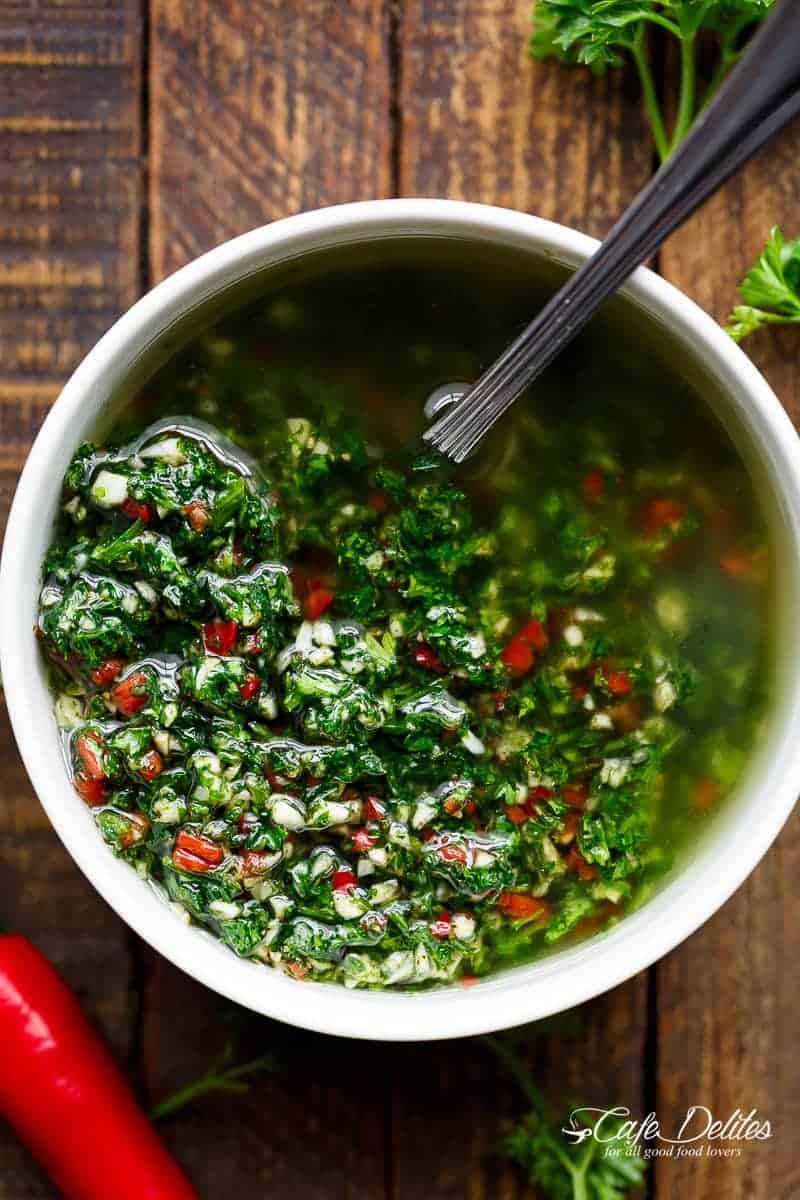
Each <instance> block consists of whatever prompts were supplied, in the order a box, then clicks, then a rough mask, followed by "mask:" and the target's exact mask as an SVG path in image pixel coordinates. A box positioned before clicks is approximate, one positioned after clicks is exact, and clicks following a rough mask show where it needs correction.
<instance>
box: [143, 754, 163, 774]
mask: <svg viewBox="0 0 800 1200" xmlns="http://www.w3.org/2000/svg"><path fill="white" fill-rule="evenodd" d="M163 770H164V760H163V758H162V757H161V755H160V754H159V753H158V751H157V750H148V751H147V753H146V754H143V755H142V758H141V761H140V763H139V774H140V775H141V777H142V779H148V780H149V779H155V777H156V776H157V775H160V774H161V772H162V771H163Z"/></svg>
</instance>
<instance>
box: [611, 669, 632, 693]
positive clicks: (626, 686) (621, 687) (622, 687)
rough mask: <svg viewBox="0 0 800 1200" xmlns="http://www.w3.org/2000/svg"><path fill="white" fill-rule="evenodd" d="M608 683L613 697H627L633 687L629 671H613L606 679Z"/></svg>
mask: <svg viewBox="0 0 800 1200" xmlns="http://www.w3.org/2000/svg"><path fill="white" fill-rule="evenodd" d="M606 683H607V684H608V690H609V691H610V692H611V695H612V696H627V694H628V692H629V691H630V690H631V688H632V687H633V684H632V683H631V680H630V676H629V675H628V672H627V671H611V672H610V674H609V675H608V676H607V677H606Z"/></svg>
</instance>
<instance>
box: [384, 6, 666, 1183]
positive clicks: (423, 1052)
mask: <svg viewBox="0 0 800 1200" xmlns="http://www.w3.org/2000/svg"><path fill="white" fill-rule="evenodd" d="M529 33H530V10H529V6H528V5H525V4H522V5H520V4H517V3H515V0H481V2H480V3H477V4H476V3H467V2H466V0H407V3H405V4H404V5H403V7H402V10H401V15H400V21H399V65H400V101H399V110H398V111H399V126H400V144H399V176H400V179H399V182H400V191H401V194H404V195H429V196H448V197H451V198H454V199H466V200H477V201H482V202H484V203H491V204H500V205H506V206H510V207H514V208H518V209H522V210H524V211H529V212H533V213H536V214H538V215H540V216H544V217H549V218H551V219H554V220H558V221H561V222H563V223H565V224H570V225H575V226H577V227H578V228H580V229H583V230H586V231H587V232H589V233H593V234H595V235H597V236H599V235H602V234H603V233H604V232H605V231H606V230H607V229H608V228H609V226H610V225H611V223H612V222H613V220H614V218H615V217H616V216H617V215H618V213H619V212H621V211H622V209H623V208H624V206H625V204H626V203H627V202H628V200H629V199H630V198H631V197H632V196H633V195H634V193H635V192H636V191H637V190H638V188H639V187H640V186H641V185H642V184H643V183H644V182H645V180H646V179H647V177H648V174H649V170H650V152H649V146H648V143H647V139H646V137H645V136H644V131H643V125H642V121H641V119H640V114H639V104H638V97H637V94H636V90H635V88H631V87H630V86H629V81H628V80H627V78H626V77H625V76H624V75H622V74H619V73H614V72H612V73H610V74H609V75H608V76H607V77H605V78H597V77H593V76H591V75H590V74H589V73H588V72H584V71H575V72H571V73H569V72H566V71H565V70H564V69H563V68H562V67H560V66H558V65H555V64H545V63H534V62H532V61H531V60H530V59H529V57H528V56H527V53H526V46H527V40H528V36H529ZM646 993H647V983H646V977H645V976H644V975H642V976H640V977H639V978H638V979H635V980H632V981H631V982H630V983H629V984H628V985H626V986H625V987H621V988H618V989H617V990H616V991H615V992H613V993H611V994H610V995H609V996H607V997H605V998H602V999H600V1000H598V1001H596V1002H595V1003H593V1004H591V1005H588V1006H586V1007H585V1008H584V1009H583V1010H582V1012H581V1014H580V1020H581V1025H580V1027H579V1028H578V1030H577V1031H576V1032H575V1033H574V1034H571V1035H569V1036H567V1035H566V1034H564V1035H561V1036H554V1035H550V1036H548V1037H547V1038H543V1039H539V1038H537V1039H536V1042H535V1046H534V1048H533V1054H532V1057H533V1061H534V1064H535V1071H536V1075H537V1077H538V1078H539V1080H540V1082H541V1083H542V1085H543V1086H544V1088H545V1089H546V1090H547V1091H548V1092H549V1093H550V1094H551V1095H553V1096H554V1098H555V1099H556V1101H557V1102H558V1101H560V1100H561V1099H566V1098H567V1097H569V1096H572V1097H574V1096H575V1095H576V1094H579V1095H581V1096H582V1097H583V1096H586V1097H587V1099H588V1101H589V1102H592V1101H594V1102H596V1103H599V1104H612V1103H623V1104H628V1105H630V1106H631V1108H632V1109H633V1110H634V1111H638V1110H640V1109H641V1107H642V1105H643V1101H644V1065H643V1060H644V1044H645V1037H646V1025H647V994H646ZM395 1069H396V1074H395V1077H394V1079H393V1114H394V1120H393V1150H394V1154H393V1160H394V1167H393V1175H394V1191H393V1192H392V1196H393V1197H396V1200H415V1198H416V1197H418V1196H421V1195H427V1196H431V1197H433V1196H436V1197H442V1198H444V1197H451V1196H452V1197H456V1196H458V1197H461V1196H469V1197H470V1198H471V1200H481V1198H483V1197H493V1198H494V1197H496V1196H497V1197H500V1196H503V1197H510V1196H513V1195H516V1194H518V1189H519V1188H520V1187H521V1185H520V1183H519V1182H518V1180H517V1178H516V1176H515V1175H514V1174H513V1173H512V1172H510V1171H509V1170H507V1169H505V1168H503V1167H501V1166H500V1165H499V1163H498V1162H497V1160H496V1159H495V1160H493V1159H492V1157H491V1152H492V1150H493V1149H494V1147H495V1146H496V1144H497V1142H498V1139H499V1136H500V1131H501V1128H502V1125H503V1120H504V1118H505V1117H507V1116H508V1115H510V1114H511V1113H514V1112H519V1111H520V1110H521V1100H520V1097H519V1095H518V1093H517V1092H516V1090H515V1089H514V1087H513V1085H510V1084H509V1082H508V1081H507V1079H506V1078H505V1077H504V1075H503V1072H502V1071H501V1070H500V1069H499V1068H498V1067H497V1065H496V1064H495V1063H494V1062H493V1061H492V1060H491V1059H490V1058H489V1057H487V1056H486V1055H485V1054H483V1053H482V1052H477V1053H476V1052H474V1051H473V1050H472V1049H471V1048H470V1046H469V1044H468V1043H463V1042H456V1043H449V1044H445V1045H442V1046H439V1047H425V1048H419V1049H415V1050H413V1051H409V1052H408V1053H407V1054H406V1055H404V1056H403V1057H402V1058H400V1059H397V1060H395Z"/></svg>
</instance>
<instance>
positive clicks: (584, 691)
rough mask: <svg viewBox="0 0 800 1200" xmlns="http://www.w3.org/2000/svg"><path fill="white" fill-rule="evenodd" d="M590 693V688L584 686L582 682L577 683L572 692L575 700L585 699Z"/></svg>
mask: <svg viewBox="0 0 800 1200" xmlns="http://www.w3.org/2000/svg"><path fill="white" fill-rule="evenodd" d="M588 694H589V689H588V688H587V687H584V685H583V684H582V683H576V684H575V685H574V686H573V688H572V692H571V695H572V699H573V700H583V698H584V697H585V696H588Z"/></svg>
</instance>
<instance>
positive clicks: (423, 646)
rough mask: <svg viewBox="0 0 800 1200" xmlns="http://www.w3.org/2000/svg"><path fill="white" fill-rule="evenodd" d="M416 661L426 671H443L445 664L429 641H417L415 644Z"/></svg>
mask: <svg viewBox="0 0 800 1200" xmlns="http://www.w3.org/2000/svg"><path fill="white" fill-rule="evenodd" d="M413 654H414V662H415V663H416V664H417V666H418V667H423V668H424V669H425V670H426V671H443V670H444V666H443V664H442V660H441V659H440V658H439V655H438V654H437V653H436V651H435V650H434V649H433V647H432V646H429V645H428V643H427V642H417V643H416V644H415V646H414V651H413Z"/></svg>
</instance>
